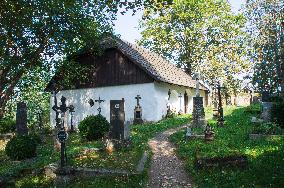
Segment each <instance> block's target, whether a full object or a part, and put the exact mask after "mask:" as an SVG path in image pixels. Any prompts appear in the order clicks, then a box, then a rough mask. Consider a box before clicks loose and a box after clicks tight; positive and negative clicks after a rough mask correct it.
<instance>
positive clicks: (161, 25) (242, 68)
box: [140, 0, 250, 93]
mask: <svg viewBox="0 0 284 188" xmlns="http://www.w3.org/2000/svg"><path fill="white" fill-rule="evenodd" d="M145 12H146V13H145V19H144V20H143V21H142V22H141V28H142V29H143V31H142V39H141V41H140V44H142V45H143V46H145V47H146V48H149V49H150V50H152V51H155V52H157V53H159V54H161V55H163V56H164V57H166V58H168V59H169V60H171V61H173V62H175V63H176V64H177V66H178V67H181V68H183V69H185V71H186V72H188V73H189V74H193V73H194V72H201V73H202V74H203V75H204V77H205V80H206V81H207V82H208V84H210V85H211V84H214V82H216V79H217V78H222V79H223V80H224V81H225V84H226V85H227V87H228V88H229V89H230V91H231V92H233V93H236V92H237V91H238V89H239V88H240V82H241V80H240V79H239V78H240V75H241V74H245V73H246V72H247V71H248V70H249V68H250V66H249V62H248V61H247V60H246V54H245V46H246V40H245V38H246V34H245V32H244V29H243V28H244V24H245V19H244V16H243V15H242V14H237V15H235V14H233V13H232V11H231V8H230V5H229V4H228V2H227V1H225V0H206V1H205V0H182V1H178V0H176V1H173V4H171V5H168V6H165V7H164V8H162V9H161V10H159V12H158V14H157V13H156V12H155V11H152V10H151V9H146V11H145Z"/></svg>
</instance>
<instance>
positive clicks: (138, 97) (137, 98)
mask: <svg viewBox="0 0 284 188" xmlns="http://www.w3.org/2000/svg"><path fill="white" fill-rule="evenodd" d="M135 99H136V100H137V106H140V104H139V99H141V97H140V95H137V97H135Z"/></svg>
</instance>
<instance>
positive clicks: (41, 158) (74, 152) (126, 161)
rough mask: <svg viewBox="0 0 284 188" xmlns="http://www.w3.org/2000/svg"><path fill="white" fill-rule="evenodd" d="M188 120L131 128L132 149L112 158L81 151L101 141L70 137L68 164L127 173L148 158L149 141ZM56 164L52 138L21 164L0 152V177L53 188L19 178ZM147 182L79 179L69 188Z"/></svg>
mask: <svg viewBox="0 0 284 188" xmlns="http://www.w3.org/2000/svg"><path fill="white" fill-rule="evenodd" d="M189 119H190V116H188V115H184V116H178V117H175V118H169V119H164V120H161V121H160V122H157V123H146V124H143V125H133V126H131V134H130V138H131V142H132V144H131V147H129V148H124V149H121V150H118V151H114V152H113V153H112V154H108V153H107V152H106V151H101V152H92V153H88V154H84V153H83V150H84V148H93V147H98V148H104V146H103V143H102V141H89V142H84V141H82V140H81V139H80V137H79V135H78V134H71V135H70V136H69V139H68V141H67V144H66V145H67V156H68V164H69V165H72V166H77V167H89V168H111V169H126V170H130V171H134V170H135V169H136V166H137V164H138V161H139V160H140V158H141V156H142V153H143V152H144V151H147V152H149V156H151V152H150V149H149V147H148V143H147V142H148V140H149V139H151V138H152V137H154V136H155V135H156V134H157V133H159V132H162V131H164V130H167V129H169V128H175V127H178V126H180V125H182V124H185V123H187V122H188V121H189ZM57 161H59V152H56V151H54V149H53V141H52V138H51V137H47V142H46V143H45V144H42V145H41V146H39V147H38V149H37V157H36V158H35V159H34V160H25V161H21V162H15V161H11V160H10V159H9V158H8V157H7V156H6V155H5V153H4V150H3V149H2V150H1V151H0V177H8V176H14V177H18V178H17V181H16V186H17V187H38V186H50V185H52V180H50V179H47V178H44V177H43V176H41V175H39V176H30V175H21V172H22V171H23V169H25V170H27V169H30V170H33V169H40V168H43V167H44V166H46V165H48V164H50V163H52V162H57ZM148 163H149V160H148ZM146 167H147V168H148V167H149V164H147V165H146ZM147 168H146V171H147ZM147 181H148V176H147V173H145V172H143V173H142V174H140V175H133V176H129V177H125V176H122V177H117V178H114V177H96V178H90V179H82V178H78V179H77V180H75V181H74V182H71V183H70V184H69V185H68V186H69V187H80V186H83V187H92V185H98V186H99V187H145V185H146V183H147Z"/></svg>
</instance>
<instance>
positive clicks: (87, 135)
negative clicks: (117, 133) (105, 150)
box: [78, 114, 110, 140]
mask: <svg viewBox="0 0 284 188" xmlns="http://www.w3.org/2000/svg"><path fill="white" fill-rule="evenodd" d="M109 128H110V124H109V122H108V121H107V120H106V118H105V117H103V116H102V115H100V114H99V115H96V116H94V115H91V116H87V117H86V118H85V119H83V120H82V121H81V122H80V123H79V125H78V129H79V131H80V132H79V133H80V135H81V137H82V138H84V139H87V140H98V139H101V138H102V137H103V136H104V135H105V133H107V132H108V131H109Z"/></svg>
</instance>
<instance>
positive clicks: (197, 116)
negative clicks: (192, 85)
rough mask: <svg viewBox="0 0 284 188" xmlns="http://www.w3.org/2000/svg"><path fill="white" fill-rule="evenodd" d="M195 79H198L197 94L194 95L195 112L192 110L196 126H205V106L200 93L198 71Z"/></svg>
mask: <svg viewBox="0 0 284 188" xmlns="http://www.w3.org/2000/svg"><path fill="white" fill-rule="evenodd" d="M195 79H196V96H195V97H193V112H192V119H193V125H194V126H195V127H204V126H205V120H204V118H205V112H204V107H203V97H201V96H200V93H199V79H200V75H199V74H198V73H197V74H196V76H195Z"/></svg>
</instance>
